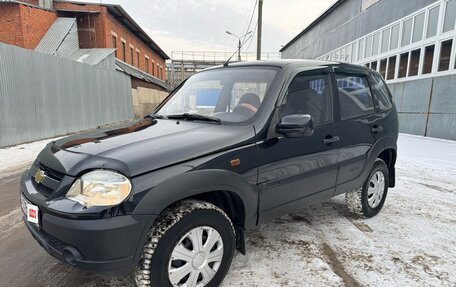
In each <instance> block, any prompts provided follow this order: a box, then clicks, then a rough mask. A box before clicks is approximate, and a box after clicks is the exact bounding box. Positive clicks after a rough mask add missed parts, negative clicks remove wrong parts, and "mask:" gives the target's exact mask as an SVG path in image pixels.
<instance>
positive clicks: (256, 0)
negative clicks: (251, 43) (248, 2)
mask: <svg viewBox="0 0 456 287" xmlns="http://www.w3.org/2000/svg"><path fill="white" fill-rule="evenodd" d="M257 5H258V0H255V5H254V6H253V11H252V15H251V16H250V21H249V25H247V31H245V33H248V32H249V29H250V25H252V20H253V16H254V15H255V10H256V7H257ZM245 37H246V36H244V39H242V41H244V40H245Z"/></svg>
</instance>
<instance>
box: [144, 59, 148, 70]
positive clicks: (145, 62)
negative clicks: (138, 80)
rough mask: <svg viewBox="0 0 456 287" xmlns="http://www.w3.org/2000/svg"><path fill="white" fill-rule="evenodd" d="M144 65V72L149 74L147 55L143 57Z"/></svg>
mask: <svg viewBox="0 0 456 287" xmlns="http://www.w3.org/2000/svg"><path fill="white" fill-rule="evenodd" d="M144 66H146V73H148V74H149V59H148V58H147V57H145V58H144Z"/></svg>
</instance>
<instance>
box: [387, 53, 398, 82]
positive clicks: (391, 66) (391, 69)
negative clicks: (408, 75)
mask: <svg viewBox="0 0 456 287" xmlns="http://www.w3.org/2000/svg"><path fill="white" fill-rule="evenodd" d="M396 59H397V57H396V56H392V57H389V59H388V73H387V75H386V79H387V80H394V77H395V75H394V74H395V73H396Z"/></svg>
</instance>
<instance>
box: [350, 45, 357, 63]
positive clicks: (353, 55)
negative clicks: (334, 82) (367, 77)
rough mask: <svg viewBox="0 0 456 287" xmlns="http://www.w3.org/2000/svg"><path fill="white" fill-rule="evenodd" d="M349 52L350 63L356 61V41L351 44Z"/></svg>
mask: <svg viewBox="0 0 456 287" xmlns="http://www.w3.org/2000/svg"><path fill="white" fill-rule="evenodd" d="M351 54H352V57H351V58H352V63H353V62H356V60H357V57H356V42H355V43H353V44H352V45H351Z"/></svg>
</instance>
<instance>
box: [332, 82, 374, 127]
mask: <svg viewBox="0 0 456 287" xmlns="http://www.w3.org/2000/svg"><path fill="white" fill-rule="evenodd" d="M336 80H337V88H338V90H339V102H340V114H341V118H342V120H345V119H349V118H354V117H359V116H363V115H366V114H371V113H372V112H373V111H374V101H373V98H372V93H371V90H370V87H369V82H368V81H367V77H366V76H364V75H359V76H358V75H344V74H336Z"/></svg>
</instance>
